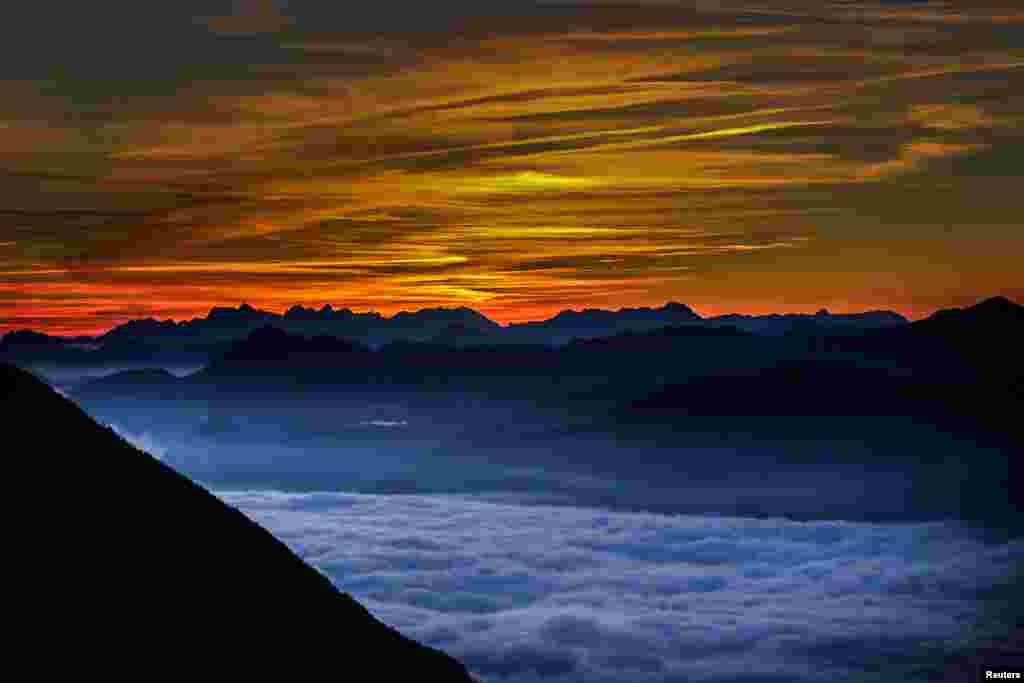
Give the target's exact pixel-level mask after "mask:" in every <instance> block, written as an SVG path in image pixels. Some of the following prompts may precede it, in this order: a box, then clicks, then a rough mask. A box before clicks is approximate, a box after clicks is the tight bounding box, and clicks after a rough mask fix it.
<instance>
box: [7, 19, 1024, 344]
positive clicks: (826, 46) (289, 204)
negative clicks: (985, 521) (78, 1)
mask: <svg viewBox="0 0 1024 683" xmlns="http://www.w3.org/2000/svg"><path fill="white" fill-rule="evenodd" d="M108 9H109V11H108ZM115 10H116V11H115ZM129 10H130V8H128V7H123V8H104V9H102V10H97V11H96V12H95V13H94V14H91V15H88V14H87V15H83V16H81V17H78V18H77V19H76V21H78V22H79V23H80V25H81V31H80V32H85V33H88V34H90V35H91V36H92V37H93V40H94V42H95V43H96V44H100V45H103V44H105V43H110V50H109V51H105V50H99V51H97V52H95V53H91V52H90V53H87V54H83V55H82V56H81V58H80V60H79V62H80V63H78V62H75V61H69V59H61V60H57V61H58V62H60V63H61V64H65V65H67V66H65V67H61V68H57V67H54V66H52V65H51V61H49V60H47V59H43V58H42V57H40V60H39V64H38V69H34V67H33V62H32V61H31V60H27V61H26V60H24V59H21V60H18V64H21V66H16V65H15V62H13V61H11V62H10V63H9V64H8V66H7V67H5V71H4V73H3V74H0V95H3V97H4V101H5V102H7V103H9V107H8V108H7V109H6V110H5V112H4V115H3V118H2V122H0V168H2V169H3V173H2V174H0V198H2V202H0V209H2V210H3V211H2V213H0V225H2V228H0V229H2V233H0V243H5V244H6V243H13V245H14V246H13V247H0V328H3V329H6V328H11V327H18V326H23V325H25V324H29V323H31V324H33V325H36V326H43V327H48V328H49V329H52V330H62V331H70V330H81V331H88V330H93V331H94V330H96V329H99V328H100V327H103V326H106V325H108V324H109V323H110V322H112V321H114V320H115V317H114V312H115V311H124V310H126V308H127V306H126V305H127V304H129V303H132V304H134V302H136V301H137V300H138V298H139V297H140V293H141V292H148V293H149V296H146V297H143V298H144V299H146V300H149V301H153V302H154V304H153V308H152V312H153V313H154V314H167V315H176V316H179V315H195V314H199V313H201V312H202V310H201V309H202V308H204V307H206V306H207V304H208V303H210V302H216V303H236V302H237V301H238V300H247V301H250V302H251V303H253V304H257V305H261V306H268V307H273V306H275V305H277V306H286V305H288V304H289V303H292V302H295V301H306V302H311V303H313V302H315V303H324V302H331V303H334V304H336V305H344V306H351V307H355V308H368V307H373V308H379V309H380V310H382V311H384V312H391V311H394V310H397V309H400V308H402V307H408V306H409V305H414V304H423V305H428V304H429V305H458V304H468V305H475V306H478V307H480V308H482V309H483V310H484V311H485V312H486V313H488V314H490V315H492V316H494V317H496V318H497V319H500V320H509V321H511V320H522V319H524V318H527V317H533V316H536V315H545V314H549V313H552V312H554V310H556V309H558V308H562V307H564V306H566V305H573V306H583V305H603V306H613V307H614V306H622V305H640V304H647V305H651V304H660V303H663V302H664V301H665V300H668V299H676V300H684V301H687V302H688V303H691V304H693V305H695V306H697V307H698V308H701V307H703V308H704V309H706V310H717V311H721V310H730V309H731V310H748V311H758V310H766V309H770V308H774V309H779V308H786V309H791V310H811V309H817V308H820V307H829V308H836V309H842V308H868V307H877V306H886V307H888V306H892V307H895V308H897V309H899V310H900V311H902V312H904V313H908V314H911V315H921V314H924V313H926V312H928V311H930V310H932V309H934V308H935V307H936V306H939V305H952V304H958V303H962V302H965V301H970V300H973V299H975V298H977V297H979V296H984V295H990V294H994V293H1004V294H1008V295H1011V296H1013V295H1016V296H1021V295H1024V282H1022V281H1021V279H1020V272H1019V268H1016V267H1012V266H1011V264H1010V263H1009V261H1008V260H1007V259H1006V258H1005V254H1007V253H1011V252H1013V251H1018V252H1019V250H1020V248H1021V247H1022V246H1024V245H1022V242H1021V240H1022V239H1024V238H1022V236H1021V232H1020V231H1019V230H1016V231H1014V230H1012V229H1010V227H1009V226H1010V225H1012V224H1013V223H1014V220H1015V219H1014V216H1017V215H1019V213H1020V210H1021V209H1022V208H1024V207H1022V206H1021V204H1020V201H1021V200H1020V199H1019V198H1018V197H1017V196H1016V195H1015V194H1014V193H1007V192H1005V191H1004V188H1003V185H1002V183H1003V181H1002V180H992V178H1009V177H1012V175H1013V174H1014V171H1013V166H1012V164H1010V163H1009V161H1008V160H1010V159H1013V158H1015V157H1016V156H1018V155H1019V154H1018V153H1019V151H1020V150H1021V148H1022V146H1024V135H1022V134H1021V133H1020V130H1021V123H1022V122H1024V97H1021V96H1020V95H1018V93H1019V92H1022V87H1021V86H1022V85H1024V69H1022V68H1021V66H1022V65H1024V22H1022V21H1021V17H1022V16H1024V15H1022V14H1021V13H1020V10H1019V8H1016V7H1014V6H1013V5H1012V4H1007V5H1004V6H998V5H992V6H985V7H980V6H977V5H976V3H971V4H968V3H956V2H945V3H936V2H929V3H913V4H896V5H893V4H891V3H870V2H844V3H832V4H829V3H826V4H821V3H817V2H791V3H784V4H778V5H777V6H775V5H773V4H772V3H767V4H766V3H756V5H755V4H745V3H731V2H701V3H697V4H696V5H695V6H693V7H682V6H679V5H678V4H676V3H660V2H650V3H638V4H637V5H636V6H635V7H631V8H629V11H628V13H627V12H626V8H623V7H620V6H616V5H614V4H602V3H593V4H587V5H585V6H584V5H579V6H565V7H562V6H554V5H552V6H535V5H529V6H527V5H526V4H524V3H516V2H501V3H497V4H495V5H493V6H488V7H486V8H484V7H477V8H470V7H469V6H468V5H465V4H461V3H457V2H449V3H441V4H439V5H437V6H436V7H433V8H432V13H433V16H428V15H430V14H431V13H426V12H422V11H420V10H419V9H410V10H408V11H405V12H398V11H397V10H396V6H395V5H393V4H391V3H389V2H382V3H380V5H379V6H376V5H375V6H374V7H372V8H367V9H366V10H365V11H359V12H357V11H354V10H353V11H351V12H341V11H339V10H337V9H332V8H331V7H327V6H325V5H323V4H322V3H320V4H318V3H312V2H304V1H295V2H289V3H277V2H270V1H265V0H253V1H252V2H242V1H239V2H221V3H212V4H208V6H207V5H204V8H198V7H195V6H193V5H192V4H189V3H185V4H184V5H182V6H181V7H179V8H177V9H173V8H164V9H162V10H161V14H160V17H159V21H157V20H156V19H154V20H152V21H149V20H147V23H141V22H142V20H141V19H140V17H139V16H138V15H136V14H135V13H133V12H132V11H129ZM200 10H201V11H200ZM19 12H22V13H24V14H25V21H24V22H23V25H24V26H26V27H31V29H32V30H39V31H43V30H44V28H43V27H45V26H46V24H45V22H43V21H42V19H43V17H42V15H39V16H38V17H37V16H36V14H34V12H35V10H32V9H31V8H24V9H21V10H19ZM627 14H628V16H627ZM76 17H77V15H76ZM442 19H443V21H442ZM388 20H391V23H390V25H389V24H388ZM154 22H156V23H154ZM127 26H130V27H133V28H135V29H137V30H136V33H131V32H126V31H125V30H124V29H125V27H127ZM54 30H55V29H54ZM10 38H11V41H8V44H9V45H21V44H22V43H19V42H17V41H19V40H23V38H22V37H20V36H13V35H12V36H11V37H10ZM129 38H131V41H132V42H131V43H130V47H131V50H132V51H131V53H130V54H128V53H125V52H124V51H123V50H124V49H127V48H128V47H129V44H128V43H125V42H118V41H119V40H128V39H129ZM12 41H13V42H12ZM65 43H66V45H67V47H66V49H67V50H71V49H72V48H73V47H74V45H75V44H76V43H74V39H73V36H72V37H70V38H67V39H66V40H65ZM168 43H170V44H175V45H179V46H183V45H188V46H190V47H189V51H188V54H182V55H181V58H180V59H179V60H177V61H175V60H173V59H170V58H169V55H170V54H172V52H173V51H169V50H168V49H166V47H167V45H168ZM62 49H64V48H61V47H59V46H58V47H55V48H54V50H57V51H60V50H62ZM80 68H81V69H83V70H82V71H80V70H79V69H80ZM40 69H41V71H40ZM62 69H63V71H62ZM12 70H13V71H12ZM986 178H988V180H986ZM940 206H941V207H942V210H941V212H940V211H938V207H940ZM928 221H932V227H931V228H930V229H928V228H927V227H926V226H927V225H928ZM965 242H966V243H969V244H970V245H971V246H970V247H969V248H967V247H965V246H964V245H965ZM880 271H882V272H888V273H898V280H899V283H900V284H899V286H898V287H876V286H866V285H865V283H866V282H870V281H872V279H873V277H874V276H875V274H877V273H878V272H880ZM768 283H770V285H769V284H768ZM58 292H59V293H61V294H59V295H58V294H57V293H58ZM101 292H102V294H101ZM552 293H557V295H554V296H553V295H552ZM59 296H63V297H65V298H64V300H63V301H64V302H66V301H74V302H75V304H74V306H73V307H72V306H69V305H68V304H66V303H63V302H62V303H58V302H57V301H56V300H55V298H56V297H59ZM51 297H54V298H51ZM567 297H568V298H567ZM156 302H161V303H160V304H159V305H158V304H157V303H156ZM75 308H77V310H78V313H76V312H75ZM103 311H109V312H110V317H105V315H103Z"/></svg>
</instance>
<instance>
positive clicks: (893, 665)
mask: <svg viewBox="0 0 1024 683" xmlns="http://www.w3.org/2000/svg"><path fill="white" fill-rule="evenodd" d="M220 495H221V497H222V498H223V499H224V500H226V501H227V502H228V503H230V504H232V505H234V506H236V507H238V508H240V509H241V510H242V511H244V512H245V513H246V514H248V515H249V516H251V517H252V518H254V519H255V520H256V521H257V522H259V523H260V524H263V525H264V526H266V527H267V528H268V529H270V530H271V531H272V532H273V533H274V534H275V535H276V536H278V537H279V538H281V539H282V540H284V541H285V542H286V543H287V544H288V545H289V546H290V547H291V548H293V549H294V550H295V551H297V552H298V553H299V554H300V555H301V556H302V557H303V558H305V559H306V560H307V561H309V562H310V563H312V564H313V565H314V566H316V567H317V568H319V569H320V570H321V571H323V572H324V573H326V574H327V575H328V576H329V577H330V578H331V579H332V580H333V581H334V583H335V584H336V585H337V586H338V587H339V589H341V590H343V591H346V592H349V593H351V594H353V596H355V597H356V598H357V599H358V600H360V601H361V602H363V604H365V605H366V606H367V607H368V608H369V609H370V610H371V611H372V612H373V613H374V614H375V615H376V616H377V617H379V618H380V619H381V620H383V621H385V622H386V623H388V624H390V625H392V626H395V627H397V628H398V629H400V630H402V631H403V632H404V633H406V634H407V635H409V636H411V637H414V638H416V639H418V640H420V641H422V642H425V643H428V644H430V645H433V646H436V647H439V648H443V649H444V650H445V651H447V652H449V653H451V654H453V655H455V656H456V657H459V658H460V659H461V660H462V661H463V662H465V663H466V665H467V666H468V667H469V668H470V670H471V671H473V672H474V674H476V675H477V676H478V677H479V678H480V679H481V680H482V681H503V682H516V683H520V682H522V683H525V682H531V681H533V682H535V681H559V682H570V681H596V682H604V681H607V682H611V681H630V682H634V683H644V682H655V681H658V682H661V681H801V680H807V681H816V680H869V679H870V680H874V679H875V677H876V676H886V677H888V676H892V675H899V673H898V670H903V671H904V672H910V671H917V672H918V673H917V674H914V675H910V674H908V675H909V677H910V678H913V677H914V676H915V675H919V676H920V677H921V678H922V679H926V678H927V677H928V673H927V668H928V667H929V666H941V657H943V656H945V655H947V654H948V653H950V652H955V651H957V650H958V649H960V648H966V647H969V646H970V644H971V643H972V642H976V641H977V640H979V639H982V638H984V637H986V630H992V631H993V632H999V631H1000V629H1005V628H1006V624H1005V623H1002V621H1001V620H1003V619H1010V618H1012V617H1010V616H1006V615H1005V614H1003V616H1000V614H1002V613H1000V612H999V608H1000V606H1005V605H1008V604H1011V603H1012V597H1013V594H1014V591H1015V587H1014V586H1015V578H1016V576H1015V573H1016V567H1019V566H1020V562H1021V560H1022V559H1024V542H1022V541H1012V542H1008V543H1007V542H993V541H986V540H984V539H982V538H980V537H978V536H977V535H975V534H972V533H971V532H970V531H969V530H968V529H966V528H964V527H962V526H960V525H958V524H953V523H928V524H903V525H895V524H891V525H879V524H860V523H846V522H810V523H804V522H792V521H787V520H781V519H745V518H727V517H707V516H666V515H656V514H645V513H619V512H607V511H602V510H599V509H590V508H580V507H561V506H544V505H523V504H517V503H509V502H498V503H496V502H493V501H482V500H479V499H471V498H465V497H455V496H379V495H349V494H337V493H314V494H284V493H276V492H221V493H220ZM922 667H924V671H923V672H922V669H921V668H922Z"/></svg>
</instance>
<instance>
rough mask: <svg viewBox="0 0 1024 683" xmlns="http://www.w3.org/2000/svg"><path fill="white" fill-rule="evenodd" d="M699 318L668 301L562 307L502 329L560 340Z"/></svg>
mask: <svg viewBox="0 0 1024 683" xmlns="http://www.w3.org/2000/svg"><path fill="white" fill-rule="evenodd" d="M700 322H701V317H700V316H699V315H697V314H696V313H695V312H694V311H693V309H691V308H690V307H689V306H686V305H684V304H680V303H675V302H672V303H668V304H665V305H664V306H662V307H661V308H620V309H619V310H618V311H607V310H603V309H599V308H587V309H584V310H582V311H573V310H565V311H562V312H561V313H559V314H558V315H556V316H554V317H553V318H549V319H548V320H541V321H537V322H528V323H520V324H514V325H509V326H508V327H507V328H506V330H507V333H508V335H509V336H510V337H512V338H514V339H517V340H530V341H537V342H540V343H547V344H564V343H565V342H568V341H570V340H572V339H577V338H579V339H588V338H594V337H607V336H611V335H614V334H618V333H619V332H645V331H648V330H655V329H658V328H662V327H672V326H678V325H688V324H696V323H700Z"/></svg>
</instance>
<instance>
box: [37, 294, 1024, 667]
mask: <svg viewBox="0 0 1024 683" xmlns="http://www.w3.org/2000/svg"><path fill="white" fill-rule="evenodd" d="M1022 320H1024V318H1022V317H1021V308H1020V307H1019V306H1017V305H1016V304H1013V303H1012V302H1009V301H1006V300H990V301H987V302H983V303H982V304H979V305H978V306H976V307H973V308H970V309H963V310H959V311H948V312H943V313H942V314H937V315H936V316H933V317H932V318H929V319H927V320H924V321H920V322H916V323H906V322H905V321H904V323H902V324H896V323H891V321H890V323H889V324H885V325H876V326H872V327H869V328H868V329H857V330H855V331H851V330H848V329H847V330H841V331H838V332H837V330H836V329H835V328H834V327H829V326H811V327H808V326H806V325H804V326H802V327H801V328H800V329H797V330H794V329H787V330H785V331H783V332H781V333H779V334H766V333H764V331H763V330H761V331H755V330H753V329H747V330H742V329H739V328H737V327H732V326H725V325H718V324H715V325H704V324H692V325H669V326H666V327H660V328H651V327H650V326H649V325H647V324H646V323H645V324H643V325H640V326H639V327H635V328H628V329H626V330H619V331H617V332H615V333H613V334H611V335H607V336H593V337H574V338H573V339H572V340H570V341H565V340H564V339H561V338H558V337H557V336H553V337H550V338H546V340H545V341H546V342H547V343H537V342H530V343H519V342H516V343H504V342H503V343H500V344H469V345H458V344H452V343H442V342H440V341H437V340H433V341H422V340H405V341H402V340H391V341H388V342H386V343H383V344H378V345H370V344H366V343H364V342H361V341H358V340H353V339H344V338H341V337H334V336H329V335H304V334H301V333H300V332H297V331H295V330H291V331H289V330H287V329H283V328H282V327H280V326H274V325H261V326H257V327H255V328H254V329H251V330H250V329H245V330H244V331H242V332H241V333H240V334H239V335H238V336H237V337H236V338H235V339H234V340H233V341H231V342H230V343H227V344H225V345H224V346H223V348H220V349H219V350H218V351H217V352H216V353H211V355H210V356H209V357H208V358H207V359H206V360H205V362H203V363H201V364H200V365H195V364H193V365H186V364H181V363H177V364H175V363H163V364H161V363H154V364H151V365H145V364H140V363H135V362H123V363H121V364H112V363H108V362H106V360H109V359H105V362H104V363H101V364H96V365H90V364H88V363H83V362H82V358H81V357H80V356H75V357H74V358H73V360H72V361H70V362H69V361H68V359H67V358H64V359H63V360H62V359H61V358H60V354H57V355H56V356H54V357H51V358H49V359H44V360H40V359H39V358H38V357H37V358H35V359H31V362H26V363H23V364H24V365H25V366H27V367H29V368H31V369H32V370H33V371H34V372H35V373H37V374H38V375H40V376H41V377H44V378H46V379H47V380H48V381H49V382H50V383H51V385H52V386H54V387H55V388H57V389H58V390H59V391H60V392H61V393H62V394H64V395H65V396H68V397H70V398H71V399H72V400H74V401H75V402H76V403H78V404H79V405H80V406H81V407H82V408H83V409H84V410H85V411H86V412H87V413H88V414H89V415H90V416H92V417H93V418H94V419H96V420H97V421H98V422H100V423H101V424H104V425H108V426H110V427H111V428H112V429H113V430H114V431H115V432H116V433H117V434H118V435H120V436H121V437H123V438H124V439H125V440H127V441H129V442H130V443H132V444H134V445H136V446H137V447H138V448H140V449H142V450H145V451H147V452H148V453H150V454H152V455H154V456H155V457H157V458H159V459H160V460H162V461H163V462H164V463H165V464H168V465H170V466H171V467H173V468H174V469H176V470H177V471H179V472H181V473H183V474H186V475H187V476H188V477H190V478H192V479H194V480H196V481H198V482H200V483H201V484H203V485H205V486H206V487H208V488H210V489H211V490H213V491H215V492H216V493H217V494H218V495H220V496H221V497H222V498H223V499H224V500H226V501H228V502H229V503H231V504H232V505H235V506H237V507H238V508H239V509H241V510H242V511H243V512H245V513H246V514H249V515H250V516H252V517H253V518H254V519H255V520H256V521H257V522H259V523H261V524H263V525H264V526H266V527H267V528H268V529H270V530H271V531H272V532H274V533H275V534H276V535H278V536H279V537H280V538H282V539H283V540H284V541H285V542H286V543H288V545H289V546H290V547H291V548H292V549H293V550H295V551H296V552H298V553H299V554H300V555H301V556H302V557H303V558H304V559H306V560H307V561H309V562H311V563H312V564H313V565H314V566H315V567H317V568H318V569H320V570H321V571H322V572H324V573H325V574H326V575H327V576H328V577H329V578H330V579H331V580H332V581H333V582H334V583H335V585H336V586H338V587H339V588H340V589H342V590H344V591H348V592H351V593H352V594H353V595H354V596H355V597H356V598H357V599H359V600H360V601H361V602H363V603H364V604H366V605H367V606H368V607H370V609H371V611H372V612H373V613H374V614H375V615H376V616H377V617H379V618H381V619H382V620H384V621H385V622H386V623H388V624H389V625H392V626H395V627H397V628H398V629H399V630H401V631H403V632H405V633H408V634H411V635H413V636H414V637H416V638H417V639H419V640H421V641H422V642H424V643H426V644H428V645H431V646H435V647H438V648H441V649H444V650H445V651H447V652H449V653H450V654H453V655H455V656H456V657H457V658H459V659H460V660H461V661H463V662H464V663H465V664H466V665H467V667H468V668H469V669H470V671H471V672H472V673H473V674H474V675H476V676H478V677H479V678H480V679H481V680H483V681H516V682H520V681H521V682H526V681H563V682H568V681H627V680H628V681H637V682H642V681H652V682H653V681H677V680H678V681H682V680H707V681H741V680H742V681H799V680H829V679H830V677H833V678H832V679H833V680H834V679H835V678H834V677H839V678H840V679H844V680H882V678H880V677H881V676H882V673H881V672H882V667H883V664H884V663H886V662H888V663H889V665H891V666H896V667H898V670H899V671H900V672H901V674H900V675H901V676H903V677H904V678H905V679H907V680H932V679H933V677H934V675H936V672H937V671H940V670H947V671H948V670H954V671H969V670H971V667H973V666H974V663H975V662H976V660H977V658H978V657H981V656H985V655H986V654H987V656H995V655H998V656H999V657H1006V656H1009V655H1010V654H1012V653H1015V652H1017V651H1018V650H1019V645H1020V640H1019V633H1020V631H1019V625H1020V619H1021V616H1022V614H1024V612H1022V610H1021V606H1022V605H1021V600H1020V595H1019V589H1018V588H1017V587H1016V585H1017V584H1016V581H1017V579H1018V577H1019V570H1020V568H1021V566H1022V565H1021V561H1022V560H1024V545H1022V543H1024V541H1022V540H1021V530H1022V528H1024V527H1022V526H1021V519H1020V515H1019V512H1018V510H1017V506H1016V504H1015V500H1014V497H1013V493H1012V490H1011V486H1010V483H1011V478H1010V477H1011V474H1010V473H1011V467H1012V465H1013V462H1014V460H1015V458H1016V457H1017V456H1018V455H1019V453H1020V447H1021V443H1022V442H1021V432H1020V428H1019V425H1018V424H1017V419H1015V418H1014V415H1016V416H1018V419H1019V415H1020V414H1021V412H1020V408H1021V406H1022V403H1021V391H1020V389H1021V383H1020V382H1021V377H1022V375H1021V365H1020V361H1019V359H1018V358H1017V355H1016V354H1015V353H1014V352H1013V349H1014V348H1015V344H1016V343H1017V342H1018V341H1020V340H1021V339H1022V336H1021V331H1022V329H1024V327H1022ZM751 327H752V326H751V325H748V328H751ZM166 358H167V357H165V360H166ZM123 360H124V359H123ZM993 653H994V654H993ZM892 670H893V669H887V670H886V671H888V672H889V674H886V675H891V671H892Z"/></svg>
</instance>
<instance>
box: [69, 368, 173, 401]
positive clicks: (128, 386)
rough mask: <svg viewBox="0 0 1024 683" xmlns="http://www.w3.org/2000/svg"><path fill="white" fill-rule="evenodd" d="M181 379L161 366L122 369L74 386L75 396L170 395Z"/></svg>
mask: <svg viewBox="0 0 1024 683" xmlns="http://www.w3.org/2000/svg"><path fill="white" fill-rule="evenodd" d="M182 384H183V380H182V379H180V378H179V377H177V376H175V375H173V374H171V373H170V372H168V371H167V370H164V369H163V368H141V369H133V370H122V371H120V372H115V373H112V374H110V375H106V376H104V377H98V378H96V379H91V380H89V381H87V382H85V383H84V384H82V385H80V386H78V387H75V389H74V392H73V393H74V395H75V398H79V397H89V398H101V397H115V396H116V397H118V398H129V397H142V396H144V397H147V398H155V397H172V396H174V390H175V389H177V388H179V387H181V386H182Z"/></svg>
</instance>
